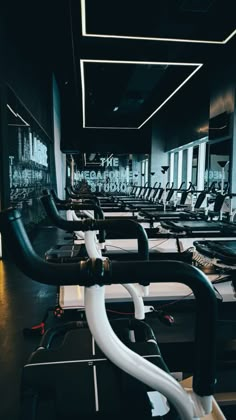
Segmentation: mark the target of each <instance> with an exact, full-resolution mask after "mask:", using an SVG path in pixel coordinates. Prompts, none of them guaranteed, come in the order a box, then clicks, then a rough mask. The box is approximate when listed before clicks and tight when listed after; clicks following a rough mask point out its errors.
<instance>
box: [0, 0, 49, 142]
mask: <svg viewBox="0 0 236 420" xmlns="http://www.w3.org/2000/svg"><path fill="white" fill-rule="evenodd" d="M4 3H5V4H3V2H2V3H1V5H0V28H1V29H0V39H1V41H0V79H1V80H2V81H3V82H5V83H7V84H9V85H10V87H11V88H12V89H13V90H14V92H15V93H16V95H17V96H18V97H19V99H20V100H21V101H22V102H23V103H24V105H25V107H26V108H28V110H29V111H30V113H31V114H32V115H33V117H34V118H35V119H36V120H37V122H38V123H39V124H40V125H41V126H42V127H43V129H44V130H45V131H46V132H47V134H48V135H49V137H52V88H51V84H52V77H51V72H50V71H49V70H48V67H47V66H48V63H47V57H48V51H47V45H46V43H45V40H44V36H43V35H42V36H41V38H40V37H39V33H40V32H41V34H43V33H45V28H44V27H43V22H41V23H42V27H41V28H40V26H39V20H38V19H37V17H36V16H35V20H34V19H33V18H32V16H34V14H33V15H31V18H30V16H29V15H27V7H28V6H29V7H30V3H29V5H27V2H23V4H21V2H14V1H9V2H4ZM32 3H33V2H32ZM32 7H33V6H32V5H31V8H32ZM29 12H30V11H29Z"/></svg>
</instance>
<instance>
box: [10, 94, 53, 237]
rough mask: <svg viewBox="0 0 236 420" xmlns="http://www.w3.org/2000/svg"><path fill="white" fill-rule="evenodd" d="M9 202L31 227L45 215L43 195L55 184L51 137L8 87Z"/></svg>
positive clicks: (29, 228)
mask: <svg viewBox="0 0 236 420" xmlns="http://www.w3.org/2000/svg"><path fill="white" fill-rule="evenodd" d="M6 115H7V131H6V136H7V143H8V152H9V154H8V161H9V205H10V206H12V207H17V208H19V209H20V210H21V214H22V217H23V220H24V224H25V226H26V228H27V230H31V229H32V228H33V227H34V226H35V224H38V223H39V222H40V221H41V220H42V219H43V218H44V217H45V215H44V212H43V211H42V206H41V203H40V200H39V197H40V196H41V195H42V190H43V189H47V188H52V187H54V184H53V181H52V179H54V175H53V170H52V168H51V167H50V150H51V140H50V139H49V137H48V136H47V134H46V132H45V131H44V130H43V129H42V127H40V126H39V125H38V123H37V122H36V120H34V119H33V117H32V116H31V114H29V112H28V111H27V109H26V108H25V106H24V105H23V104H22V102H21V101H20V100H19V99H18V98H17V97H16V95H15V94H14V92H13V91H11V90H10V89H7V103H6Z"/></svg>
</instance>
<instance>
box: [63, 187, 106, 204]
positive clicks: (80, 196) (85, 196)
mask: <svg viewBox="0 0 236 420" xmlns="http://www.w3.org/2000/svg"><path fill="white" fill-rule="evenodd" d="M65 191H66V195H67V197H69V198H73V199H74V200H80V199H89V200H93V201H95V203H96V204H97V205H98V206H100V201H99V199H98V198H97V197H96V196H95V195H93V194H73V193H72V192H70V191H69V188H68V187H66V188H65Z"/></svg>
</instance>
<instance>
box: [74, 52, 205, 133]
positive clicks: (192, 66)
mask: <svg viewBox="0 0 236 420" xmlns="http://www.w3.org/2000/svg"><path fill="white" fill-rule="evenodd" d="M98 64H99V65H100V71H101V70H103V72H104V73H105V76H106V75H107V74H109V73H107V72H106V71H105V70H106V66H107V67H108V68H109V69H112V75H113V79H114V80H109V77H104V75H103V79H101V78H100V76H99V74H100V73H99V67H98ZM115 66H116V67H118V69H117V68H116V67H115ZM123 66H127V67H128V68H129V69H130V68H133V72H134V74H135V75H136V74H137V71H136V68H137V67H138V66H146V68H147V69H148V68H149V66H154V67H156V69H157V86H155V89H156V90H157V89H158V92H159V91H160V92H161V95H160V94H159V95H158V94H156V95H153V92H154V90H153V92H151V91H148V94H149V96H150V95H151V94H152V95H153V98H152V100H151V101H149V102H147V101H146V102H147V103H148V108H147V109H146V108H145V109H144V108H142V107H143V102H144V100H140V98H139V97H138V96H137V94H136V93H135V92H130V91H129V90H128V88H127V89H126V92H125V93H124V94H123V98H121V100H120V103H118V102H117V97H116V98H115V99H114V105H113V106H112V107H110V111H111V112H110V111H109V112H110V115H111V118H112V120H111V121H109V119H108V120H106V123H105V120H104V117H105V118H106V115H108V114H106V112H105V111H104V113H102V112H103V110H104V109H105V110H106V106H107V102H109V100H106V95H108V96H107V98H108V99H110V96H111V95H112V84H114V89H115V85H116V84H119V80H117V78H114V74H120V73H122V70H123V69H122V67H123ZM201 67H202V63H186V62H183V63H182V62H181V63H175V62H144V61H118V60H92V59H81V60H80V68H81V87H82V118H83V128H95V129H99V128H100V129H131V130H137V129H140V128H141V127H143V126H144V125H145V124H146V123H147V122H148V121H149V120H150V119H151V118H152V117H153V116H154V115H155V114H156V113H157V112H158V111H159V110H160V109H161V108H162V107H163V106H164V105H165V104H166V103H167V102H168V101H169V100H170V99H171V98H172V97H173V96H174V95H175V94H176V93H177V92H178V91H179V90H180V89H181V88H182V87H183V86H184V85H185V84H186V83H187V82H188V81H189V80H190V79H191V78H192V77H193V76H194V74H195V73H197V71H198V70H199V69H200V68H201ZM115 68H116V71H114V69H115ZM160 68H161V69H162V68H164V69H165V71H164V72H163V74H164V73H165V72H167V71H168V72H169V73H168V74H169V75H171V76H173V75H175V73H176V74H177V75H178V77H177V78H173V77H169V79H168V80H169V81H170V82H169V83H168V86H167V84H165V85H164V83H162V82H163V80H162V79H161V78H160ZM92 69H94V72H95V73H94V74H95V76H96V77H94V80H93V79H92V82H93V83H95V82H96V83H97V85H98V91H96V89H95V91H94V92H95V93H94V95H93V93H92V92H91V76H90V78H89V77H87V75H88V74H90V75H91V70H92ZM125 69H126V67H124V70H125ZM142 70H143V69H142ZM170 72H172V73H170ZM141 73H143V71H142V72H141ZM147 77H148V73H147ZM104 80H105V83H104ZM101 81H102V82H101ZM132 81H133V79H132V78H131V83H130V85H131V86H132V87H133V85H132ZM158 83H159V85H158ZM144 86H145V83H144ZM166 86H167V87H168V88H167V87H166ZM147 87H148V88H149V86H148V85H147V86H146V87H145V88H146V89H147ZM149 90H150V89H149ZM97 92H98V93H99V94H98V95H97V96H98V97H100V98H101V97H102V99H103V103H102V102H101V101H100V102H99V99H98V100H97V101H96V99H97V98H96V93H97ZM155 92H156V91H155ZM158 92H157V93H158ZM131 93H132V94H134V93H135V97H136V96H137V98H136V102H135V97H134V98H133V101H131V99H130V97H131V96H130V95H131ZM93 96H94V98H93ZM91 97H92V98H93V99H92V101H91ZM140 97H141V96H140ZM148 100H149V98H148ZM153 101H154V102H153ZM104 104H105V105H104ZM145 105H146V103H145ZM128 106H130V111H129V109H128ZM91 108H93V110H92V111H93V112H94V114H91ZM117 108H118V109H119V112H114V111H118V109H117ZM122 112H123V120H122V119H119V118H120V117H122ZM134 112H136V114H137V118H136V119H137V121H136V123H135V124H134V123H133V122H132V119H131V118H132V116H131V114H132V113H134ZM125 114H127V115H125ZM91 115H95V120H94V119H93V118H91ZM96 117H97V118H96ZM114 118H116V119H114ZM94 121H95V123H94ZM116 121H117V125H116ZM126 121H127V123H126ZM130 121H131V122H130ZM91 122H92V123H91Z"/></svg>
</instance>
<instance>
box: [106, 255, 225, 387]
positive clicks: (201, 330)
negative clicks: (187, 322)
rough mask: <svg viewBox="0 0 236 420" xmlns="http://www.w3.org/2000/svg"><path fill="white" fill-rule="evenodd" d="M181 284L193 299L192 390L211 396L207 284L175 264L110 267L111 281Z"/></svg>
mask: <svg viewBox="0 0 236 420" xmlns="http://www.w3.org/2000/svg"><path fill="white" fill-rule="evenodd" d="M134 272H135V277H136V273H137V277H136V280H137V282H139V283H140V282H141V283H142V279H143V280H144V284H145V280H146V281H147V282H150V283H152V282H164V283H169V282H174V283H184V284H186V285H187V286H189V287H190V289H191V290H192V291H193V294H194V296H195V298H196V323H195V349H194V350H195V366H194V379H193V389H194V391H195V392H196V393H197V394H198V395H212V394H213V391H214V384H215V363H216V319H217V301H216V297H215V292H214V289H213V287H212V284H211V283H210V281H209V280H208V279H207V278H206V276H205V275H204V274H203V273H202V272H201V271H200V270H198V269H197V268H195V267H193V266H190V265H189V264H186V263H183V262H178V261H176V262H174V261H149V262H148V264H147V263H146V264H145V263H144V262H143V261H136V263H135V262H134V261H132V262H131V261H130V262H122V264H119V263H118V262H115V261H114V262H112V263H111V271H110V275H111V281H112V283H113V284H114V283H116V282H118V281H119V279H122V283H126V282H128V281H129V280H130V279H132V278H133V276H134V274H133V273H134Z"/></svg>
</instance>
